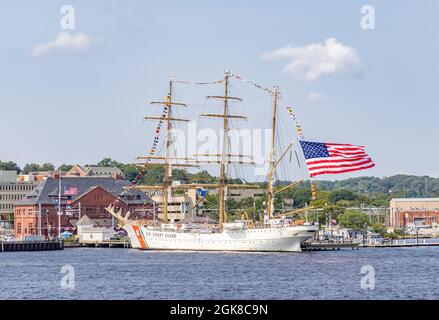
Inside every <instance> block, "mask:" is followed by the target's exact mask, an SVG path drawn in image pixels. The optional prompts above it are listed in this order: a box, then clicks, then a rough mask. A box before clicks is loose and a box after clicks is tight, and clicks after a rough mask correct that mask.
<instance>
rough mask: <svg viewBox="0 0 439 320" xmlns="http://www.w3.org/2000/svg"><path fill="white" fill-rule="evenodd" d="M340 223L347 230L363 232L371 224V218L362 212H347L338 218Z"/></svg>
mask: <svg viewBox="0 0 439 320" xmlns="http://www.w3.org/2000/svg"><path fill="white" fill-rule="evenodd" d="M338 222H339V224H340V225H341V226H343V227H345V228H350V229H355V230H362V229H363V228H364V226H365V225H368V224H369V217H368V216H367V215H366V214H364V213H362V212H360V211H354V210H346V212H344V213H342V214H340V215H339V216H338Z"/></svg>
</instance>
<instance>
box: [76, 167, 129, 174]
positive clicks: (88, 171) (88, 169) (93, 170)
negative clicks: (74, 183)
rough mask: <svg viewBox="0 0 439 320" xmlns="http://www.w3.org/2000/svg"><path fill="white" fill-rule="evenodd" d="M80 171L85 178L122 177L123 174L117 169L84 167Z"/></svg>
mask: <svg viewBox="0 0 439 320" xmlns="http://www.w3.org/2000/svg"><path fill="white" fill-rule="evenodd" d="M82 169H83V171H84V172H85V174H86V175H87V176H112V175H115V174H120V175H123V172H122V171H120V169H119V168H117V167H99V166H85V167H83V168H82Z"/></svg>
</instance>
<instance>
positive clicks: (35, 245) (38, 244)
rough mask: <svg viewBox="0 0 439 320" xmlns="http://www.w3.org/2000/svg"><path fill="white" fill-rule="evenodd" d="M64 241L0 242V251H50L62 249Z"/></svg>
mask: <svg viewBox="0 0 439 320" xmlns="http://www.w3.org/2000/svg"><path fill="white" fill-rule="evenodd" d="M63 249H64V241H63V240H54V241H10V242H4V241H2V242H0V252H6V251H52V250H63Z"/></svg>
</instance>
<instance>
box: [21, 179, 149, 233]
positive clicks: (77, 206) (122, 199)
mask: <svg viewBox="0 0 439 320" xmlns="http://www.w3.org/2000/svg"><path fill="white" fill-rule="evenodd" d="M129 184H130V182H129V181H127V180H124V179H117V178H109V177H105V178H103V177H62V178H61V183H60V180H59V175H54V176H53V177H48V178H47V179H45V180H44V181H43V182H41V184H40V185H39V186H38V187H37V188H36V189H34V190H33V191H32V192H30V193H29V194H27V195H26V197H25V198H23V199H22V200H20V201H18V202H17V203H16V205H15V210H14V231H15V236H16V238H19V237H20V236H22V235H37V234H43V235H45V236H49V237H52V236H57V235H58V232H59V230H60V231H61V232H63V231H64V230H70V229H71V228H72V227H73V226H74V222H73V221H77V220H79V219H80V218H81V216H83V215H87V216H88V217H90V218H92V219H102V220H103V221H111V219H112V216H111V215H110V214H109V213H108V212H106V211H105V208H106V207H107V206H108V205H110V204H113V205H115V206H116V207H117V208H121V209H122V210H123V213H126V212H128V211H130V212H131V218H133V219H149V218H151V217H152V215H153V212H152V205H151V204H150V202H149V198H148V197H147V196H146V195H145V194H144V193H143V192H141V191H139V190H128V191H126V190H125V189H124V188H125V187H127V186H129ZM60 185H61V216H60V219H59V218H58V201H59V198H60V197H59V194H60V193H59V191H60V188H59V186H60Z"/></svg>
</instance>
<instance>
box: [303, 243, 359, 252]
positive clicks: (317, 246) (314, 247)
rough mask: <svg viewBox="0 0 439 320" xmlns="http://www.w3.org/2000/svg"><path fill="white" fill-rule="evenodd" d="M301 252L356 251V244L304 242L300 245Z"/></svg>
mask: <svg viewBox="0 0 439 320" xmlns="http://www.w3.org/2000/svg"><path fill="white" fill-rule="evenodd" d="M301 247H302V251H326V250H333V251H335V250H340V249H352V250H355V249H356V250H358V243H357V242H304V243H302V245H301Z"/></svg>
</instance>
